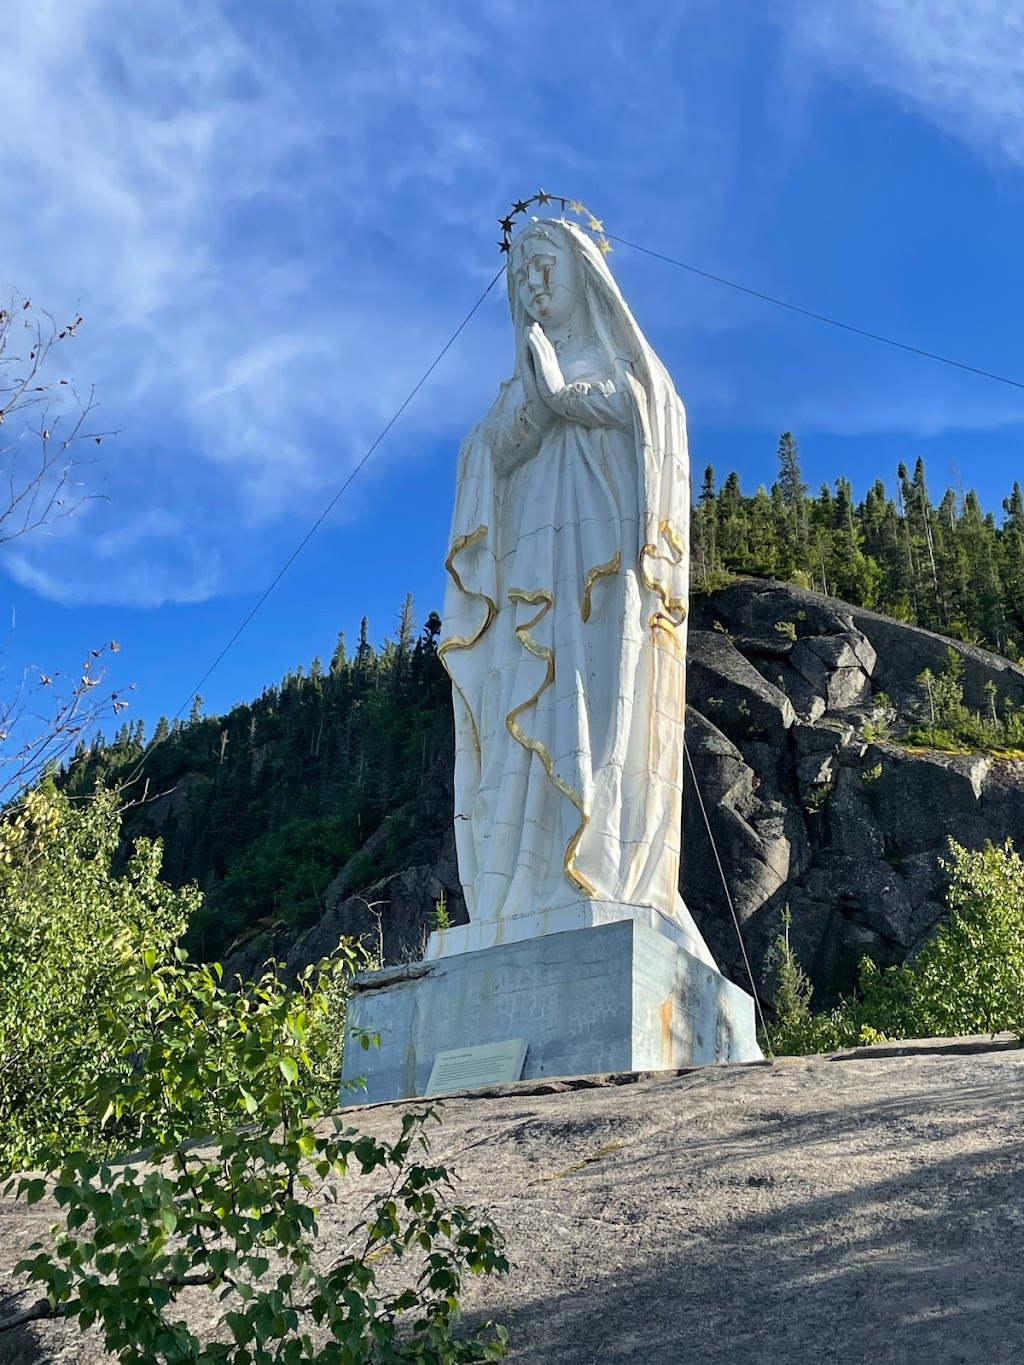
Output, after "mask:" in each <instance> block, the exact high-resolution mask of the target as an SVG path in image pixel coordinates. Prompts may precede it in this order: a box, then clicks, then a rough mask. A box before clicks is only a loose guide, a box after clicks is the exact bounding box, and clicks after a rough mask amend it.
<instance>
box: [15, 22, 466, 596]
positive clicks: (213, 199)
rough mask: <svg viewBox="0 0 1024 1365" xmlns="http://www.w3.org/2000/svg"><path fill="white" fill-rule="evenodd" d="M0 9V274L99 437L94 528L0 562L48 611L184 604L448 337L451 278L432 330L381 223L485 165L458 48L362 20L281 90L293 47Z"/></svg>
mask: <svg viewBox="0 0 1024 1365" xmlns="http://www.w3.org/2000/svg"><path fill="white" fill-rule="evenodd" d="M9 8H10V9H11V12H10V13H5V50H6V53H7V57H8V60H7V62H6V63H5V79H4V82H3V83H2V85H0V180H2V182H3V184H4V185H5V187H6V191H5V199H6V203H5V204H4V205H3V212H2V213H0V260H2V261H3V263H4V267H3V268H4V271H5V277H6V278H8V279H10V281H11V282H12V283H13V284H15V285H16V286H17V287H19V288H21V289H23V290H25V291H27V292H30V293H31V294H32V296H33V297H34V298H35V299H36V301H37V302H38V303H40V304H42V305H43V306H47V307H51V308H53V309H54V310H56V311H57V312H62V311H63V310H65V309H66V308H70V307H73V306H78V307H80V308H81V310H82V311H83V313H84V314H85V315H86V324H85V326H84V328H83V329H82V331H81V335H80V339H79V341H78V343H77V346H78V351H77V368H78V370H79V372H80V374H81V375H82V377H83V378H85V379H86V380H89V381H93V382H95V384H96V386H97V389H98V392H99V394H100V397H101V399H102V401H103V404H104V414H103V415H104V419H105V420H107V421H109V422H110V423H111V424H112V425H116V426H117V427H118V428H120V429H121V432H122V435H121V437H120V440H119V441H118V442H114V443H112V444H111V446H110V447H109V454H108V455H107V460H106V471H107V489H108V491H109V493H110V496H111V498H112V505H111V510H110V511H109V512H108V513H107V514H106V518H104V514H103V512H102V511H100V512H98V513H97V514H96V515H95V516H94V517H90V518H89V519H88V523H86V522H82V523H80V524H79V525H78V526H77V527H76V526H74V525H70V526H68V527H66V528H65V527H62V528H61V533H60V534H58V535H56V536H53V537H51V538H49V539H47V540H42V539H39V540H36V541H34V542H26V543H25V544H24V545H23V546H19V550H18V554H17V555H16V556H13V557H12V558H11V559H10V560H9V561H5V563H6V564H7V567H9V569H10V572H11V573H12V574H13V575H14V576H15V577H16V578H17V579H18V580H19V581H21V582H22V583H26V584H31V585H32V586H34V587H36V588H37V590H39V591H41V592H44V593H46V595H48V596H54V597H58V598H60V599H62V600H66V599H68V597H69V594H70V595H71V596H73V597H75V598H76V599H81V598H83V597H87V596H89V595H90V594H92V595H93V596H94V598H95V599H99V600H104V599H105V600H127V601H131V602H134V603H138V604H145V605H152V604H155V603H157V602H159V601H160V600H163V599H166V598H171V599H178V600H194V599H195V598H196V597H198V596H202V595H205V594H207V593H209V592H211V591H215V590H217V589H218V588H222V587H226V586H230V584H231V579H232V578H233V576H234V575H233V573H232V562H233V560H234V559H235V558H237V556H234V555H233V554H232V552H231V549H230V547H229V546H228V545H227V543H226V542H227V541H228V540H229V539H230V537H231V536H232V535H233V534H237V529H238V527H239V526H241V527H246V526H250V527H251V526H258V525H261V524H265V523H267V522H280V521H282V520H286V519H287V518H288V517H290V516H295V515H308V513H309V510H310V508H311V506H315V504H316V502H317V500H318V499H317V495H318V494H322V493H323V491H324V490H325V489H327V488H330V487H333V486H336V485H337V483H338V482H339V481H340V476H341V475H343V473H344V470H345V467H346V466H347V465H348V463H349V462H350V461H351V460H352V458H353V456H354V455H355V454H357V453H358V452H359V450H360V448H361V447H362V446H363V445H364V443H365V441H366V440H367V439H369V438H370V437H371V436H372V435H374V434H376V430H377V429H378V428H379V425H380V423H381V422H382V421H383V420H384V418H385V416H386V415H389V414H390V412H391V411H392V410H393V408H394V406H396V405H397V402H398V401H400V398H401V397H402V396H404V394H405V392H407V390H408V388H409V386H410V385H411V383H412V382H413V380H414V378H415V377H416V374H417V372H418V370H419V369H421V368H422V364H423V362H424V359H425V358H427V357H428V356H429V354H430V353H431V352H432V351H433V350H435V349H436V346H437V343H438V340H439V338H440V337H441V336H442V334H443V330H444V328H445V327H446V326H447V324H448V320H449V319H454V318H455V317H456V316H457V312H458V309H459V308H460V307H461V305H462V302H463V299H464V297H465V288H464V280H458V276H459V270H458V261H457V260H449V261H447V262H441V263H440V265H438V264H437V263H436V262H432V263H431V264H432V267H433V269H434V270H435V271H436V273H437V276H438V279H437V283H438V284H440V285H441V286H442V287H444V286H445V285H451V282H452V280H453V278H454V279H455V280H456V281H457V283H458V284H459V285H460V286H461V288H459V287H455V286H454V285H452V286H451V290H450V297H448V298H447V299H446V300H445V303H444V305H443V307H442V306H438V305H437V303H436V296H428V295H427V294H426V293H424V292H422V291H421V292H420V293H419V295H417V292H416V290H415V288H414V287H411V286H412V285H413V281H412V280H410V278H409V276H410V273H412V272H415V270H416V267H417V263H416V262H415V261H412V262H409V261H403V260H402V258H401V255H400V253H404V252H405V249H406V245H407V242H408V241H409V239H410V238H411V237H412V236H413V234H412V233H411V232H410V231H409V227H408V224H407V223H403V222H402V221H401V219H400V218H399V217H396V216H395V215H394V214H393V213H392V212H391V211H390V209H389V199H391V200H393V199H394V198H395V197H396V196H401V195H402V193H403V186H406V185H408V184H409V183H411V182H415V181H417V180H420V179H425V180H426V181H428V182H431V181H435V180H438V179H439V178H441V179H451V178H453V177H455V176H457V175H458V173H459V169H460V165H461V164H462V163H463V161H466V160H468V161H476V162H481V161H482V162H483V163H484V164H486V157H487V152H488V149H487V147H486V145H485V143H486V139H485V138H484V137H483V136H482V135H481V134H478V133H473V132H472V131H471V130H469V129H464V128H456V129H454V130H453V129H452V128H451V127H450V123H451V122H452V121H453V120H455V121H457V119H458V110H457V109H454V108H453V109H450V108H448V107H447V106H448V105H449V104H450V103H451V101H450V100H448V99H447V98H446V97H445V95H444V90H445V88H446V87H445V80H444V76H445V73H446V72H450V73H451V74H453V75H457V74H458V67H459V64H460V63H462V62H464V61H466V60H468V59H469V58H470V57H471V56H472V44H470V43H469V42H468V40H465V41H464V37H465V35H464V33H463V30H462V29H461V28H460V26H459V25H458V24H457V23H453V24H448V25H444V26H439V25H431V26H428V27H424V23H425V19H423V18H422V17H421V21H420V22H419V23H418V24H417V23H415V22H413V23H411V24H405V25H403V24H398V23H397V22H396V23H395V24H394V25H393V26H392V28H391V30H390V31H388V29H387V26H382V25H380V24H379V23H377V22H376V19H377V16H378V14H379V11H378V9H377V7H376V6H374V7H372V9H371V8H367V7H364V9H365V13H364V14H363V15H362V36H360V16H359V15H358V14H357V13H356V11H357V10H358V9H359V6H351V7H347V9H348V11H349V12H348V14H347V15H346V21H347V28H346V32H345V33H344V34H332V33H330V32H326V31H325V32H322V33H320V34H319V35H317V36H318V37H319V38H320V39H321V40H324V41H325V42H326V41H327V40H334V41H333V46H332V47H331V50H330V51H325V52H324V53H323V54H321V59H320V60H313V58H310V59H309V60H308V61H307V62H306V63H305V66H303V65H302V64H300V63H298V62H297V61H296V59H295V58H294V55H293V56H292V57H290V56H289V43H290V41H294V42H295V43H300V42H302V41H304V40H305V41H308V39H305V35H301V34H299V33H297V32H296V33H295V34H289V33H288V32H287V31H286V30H282V31H281V32H280V33H275V32H274V31H273V30H272V29H267V28H260V26H259V24H258V23H256V22H248V21H249V20H255V19H257V18H258V15H257V14H256V11H255V10H254V11H253V12H252V13H251V14H250V15H248V16H246V20H247V26H243V25H242V24H241V23H240V22H232V21H229V19H228V17H227V15H228V10H227V8H226V7H225V6H222V5H220V4H217V3H214V0H161V2H160V3H159V4H153V5H145V6H139V5H137V4H134V3H132V0H76V3H75V4H74V5H72V6H69V5H67V4H66V3H63V0H17V2H16V3H15V4H14V5H13V6H12V7H9ZM264 17H265V18H270V17H273V15H272V13H271V14H269V15H267V16H264ZM407 17H410V18H413V17H414V16H412V14H411V11H410V14H409V16H407ZM417 35H418V36H419V38H420V39H422V41H418V40H417ZM428 40H429V41H428ZM328 45H329V46H330V44H328ZM306 50H307V53H308V51H309V49H308V48H307V49H306ZM457 88H459V89H460V90H461V91H462V97H463V98H465V94H466V81H465V80H462V81H458V82H457ZM417 111H418V112H419V115H420V117H419V122H418V123H417V124H416V126H415V137H408V136H407V132H408V128H409V126H410V124H411V123H412V122H414V116H415V114H416V113H417ZM388 117H394V118H395V119H397V120H398V122H397V123H396V126H395V128H394V129H393V130H391V131H390V132H389V130H388V129H387V127H386V126H382V124H383V122H384V120H385V119H386V118H388ZM403 120H404V122H403ZM407 144H408V145H407ZM423 146H426V147H428V148H432V149H433V152H432V154H433V157H434V161H433V163H431V162H430V161H429V160H425V159H424V158H423V157H421V156H420V155H419V149H420V148H421V147H423ZM399 212H401V206H399ZM389 251H390V253H391V254H392V255H393V257H394V259H393V261H392V262H390V263H389V262H387V261H386V260H383V259H382V255H383V254H384V253H387V252H389ZM197 490H199V491H201V493H202V496H201V497H199V496H197ZM204 502H207V503H209V504H211V505H215V506H216V508H217V512H216V515H213V514H212V513H211V512H210V511H209V510H207V509H204ZM197 504H198V505H197ZM104 520H106V523H107V524H106V525H105V527H104V529H103V533H102V534H101V535H99V536H98V535H97V534H96V524H97V522H100V523H102V522H103V521H104ZM126 521H130V523H131V525H132V527H133V531H132V534H131V535H130V536H129V537H127V538H125V537H123V536H122V537H120V538H119V539H117V538H116V537H115V534H114V533H115V531H116V529H117V528H118V527H120V526H122V525H124V524H125V522H126ZM115 539H117V543H118V547H119V549H118V554H117V555H116V556H110V555H107V556H105V552H104V546H110V545H111V544H113V543H114V540H115ZM190 545H191V546H192V547H193V550H192V551H189V550H187V549H186V548H185V547H188V546H190ZM243 559H244V556H243ZM223 574H227V577H226V578H225V577H223V576H222V575H223Z"/></svg>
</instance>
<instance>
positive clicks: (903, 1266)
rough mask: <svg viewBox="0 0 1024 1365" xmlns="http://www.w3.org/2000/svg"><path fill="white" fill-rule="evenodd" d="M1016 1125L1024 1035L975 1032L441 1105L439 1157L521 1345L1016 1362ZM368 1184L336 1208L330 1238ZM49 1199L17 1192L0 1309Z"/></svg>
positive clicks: (618, 1351)
mask: <svg viewBox="0 0 1024 1365" xmlns="http://www.w3.org/2000/svg"><path fill="white" fill-rule="evenodd" d="M395 1117H396V1111H395V1109H394V1108H393V1107H391V1106H379V1107H376V1108H373V1109H364V1110H358V1111H354V1112H353V1119H354V1120H355V1121H356V1122H357V1123H359V1124H360V1125H361V1126H363V1127H365V1128H367V1129H370V1130H372V1131H374V1132H378V1131H386V1130H389V1129H391V1128H393V1126H394V1123H395ZM1022 1121H1024V1051H1021V1050H1019V1049H1017V1048H1016V1047H1013V1046H1011V1044H1010V1041H1009V1040H996V1042H995V1043H992V1042H990V1041H989V1040H987V1039H984V1040H966V1041H965V1040H959V1041H955V1042H950V1041H944V1042H933V1043H916V1044H888V1045H885V1046H882V1047H878V1048H868V1049H859V1050H856V1051H854V1052H850V1053H843V1054H838V1055H837V1057H835V1058H799V1059H792V1060H784V1061H780V1062H776V1063H774V1064H770V1065H752V1066H743V1067H722V1068H703V1069H697V1070H691V1071H689V1072H686V1073H681V1074H678V1075H677V1074H659V1075H649V1076H643V1077H613V1078H591V1079H589V1080H586V1081H555V1082H549V1083H545V1084H539V1083H521V1084H520V1085H518V1086H510V1087H504V1088H502V1089H500V1090H495V1091H492V1092H485V1093H479V1092H478V1093H477V1094H475V1095H473V1096H462V1097H456V1098H453V1099H451V1100H449V1101H448V1102H447V1103H446V1105H445V1109H444V1122H443V1125H442V1126H441V1127H440V1128H439V1129H438V1130H437V1138H436V1140H435V1152H436V1154H437V1155H438V1156H439V1157H440V1158H441V1159H443V1160H445V1161H448V1162H451V1163H452V1164H454V1165H455V1166H456V1167H457V1169H458V1171H459V1172H460V1174H461V1176H462V1187H461V1196H462V1197H463V1198H464V1199H465V1200H467V1201H468V1202H471V1203H474V1204H476V1205H477V1206H478V1207H481V1208H483V1209H486V1211H487V1212H488V1213H489V1214H490V1215H491V1216H492V1217H493V1220H494V1221H495V1222H496V1223H497V1224H499V1225H500V1226H501V1227H502V1228H503V1229H504V1231H505V1233H506V1235H507V1239H508V1253H509V1256H510V1260H511V1262H512V1271H511V1274H510V1275H509V1276H508V1277H507V1278H506V1279H504V1280H503V1281H501V1282H494V1281H482V1282H474V1283H473V1285H472V1286H471V1288H470V1293H469V1295H468V1298H467V1306H468V1308H469V1310H470V1312H471V1313H477V1312H479V1313H483V1314H485V1315H486V1316H489V1317H496V1318H498V1319H499V1320H501V1321H503V1322H505V1323H506V1324H507V1325H508V1327H509V1329H510V1333H511V1339H512V1343H513V1352H512V1357H511V1358H512V1359H513V1360H518V1361H523V1362H530V1365H548V1363H549V1362H550V1363H551V1365H554V1362H556V1361H557V1362H559V1365H589V1363H590V1362H608V1363H609V1365H618V1363H620V1362H621V1365H626V1362H629V1365H677V1362H685V1361H699V1362H701V1365H719V1363H720V1365H726V1362H728V1365H748V1362H749V1365H754V1362H757V1365H763V1362H772V1365H785V1363H786V1362H794V1363H795V1362H800V1363H801V1365H805V1363H806V1362H833V1361H834V1362H839V1361H842V1362H862V1361H863V1362H871V1363H872V1365H888V1363H890V1362H891V1365H896V1363H897V1362H899V1365H954V1362H956V1363H961V1362H979V1363H980V1362H986V1365H988V1363H989V1362H990V1363H991V1365H1002V1362H1006V1363H1007V1365H1009V1362H1018V1361H1020V1360H1022V1359H1024V1345H1022V1343H1024V1294H1022V1292H1021V1285H1022V1282H1024V1152H1022V1147H1021V1132H1022V1130H1024V1129H1022ZM362 1193H363V1192H361V1191H360V1190H359V1189H358V1188H357V1187H356V1186H353V1188H352V1189H351V1191H350V1192H349V1195H348V1201H347V1202H346V1203H343V1204H342V1205H341V1206H339V1207H338V1208H337V1209H329V1210H327V1211H326V1212H325V1216H324V1229H325V1243H326V1248H325V1249H326V1250H327V1251H328V1252H329V1251H330V1248H331V1246H337V1245H339V1244H340V1242H341V1241H342V1239H343V1237H344V1235H345V1231H346V1229H347V1228H348V1227H349V1226H350V1224H351V1220H352V1217H353V1213H354V1210H355V1209H356V1207H357V1204H358V1203H359V1202H360V1199H361V1197H362ZM51 1216H52V1210H48V1209H46V1208H45V1207H37V1208H35V1209H32V1210H27V1209H25V1208H23V1207H22V1206H20V1205H13V1204H11V1203H10V1202H2V1203H0V1318H2V1317H3V1316H4V1315H5V1314H6V1313H8V1312H10V1311H11V1310H12V1309H14V1308H15V1307H16V1306H17V1303H18V1302H19V1301H22V1302H23V1301H24V1300H19V1299H18V1298H11V1297H7V1298H6V1299H5V1298H4V1297H3V1296H4V1295H7V1296H10V1295H11V1293H12V1291H13V1290H14V1288H15V1286H14V1284H13V1282H12V1280H11V1276H10V1269H11V1266H12V1264H13V1262H14V1261H15V1259H16V1258H17V1257H18V1255H19V1254H21V1252H22V1251H23V1249H24V1248H25V1247H26V1246H27V1244H28V1243H29V1242H30V1241H32V1240H33V1239H34V1238H36V1237H38V1236H39V1235H40V1234H41V1233H43V1232H44V1230H45V1226H46V1224H47V1223H48V1221H49V1218H50V1217H51ZM192 1292H194V1291H192ZM194 1311H195V1314H196V1320H197V1321H201V1320H202V1318H203V1317H204V1316H205V1314H206V1313H207V1312H208V1310H206V1309H202V1308H199V1307H197V1308H196V1309H195V1310H194ZM103 1359H104V1357H103V1355H102V1352H101V1351H100V1350H99V1347H98V1345H97V1343H96V1341H95V1340H94V1339H92V1338H84V1339H83V1338H81V1337H80V1336H79V1335H78V1334H77V1333H76V1331H75V1330H74V1329H73V1328H72V1327H71V1326H70V1325H69V1324H66V1323H61V1322H42V1323H36V1324H33V1325H31V1326H30V1327H22V1328H18V1329H17V1330H16V1331H13V1332H0V1362H3V1365H44V1363H46V1365H49V1363H50V1362H54V1363H56V1362H61V1363H62V1365H86V1363H87V1362H99V1361H101V1360H103Z"/></svg>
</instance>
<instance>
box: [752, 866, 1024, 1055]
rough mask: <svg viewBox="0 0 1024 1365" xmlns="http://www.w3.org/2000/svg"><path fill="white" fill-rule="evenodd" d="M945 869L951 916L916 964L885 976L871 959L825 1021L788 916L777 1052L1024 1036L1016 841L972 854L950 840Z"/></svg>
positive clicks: (779, 945) (774, 1029) (1023, 936)
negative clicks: (815, 1006) (815, 1007)
mask: <svg viewBox="0 0 1024 1365" xmlns="http://www.w3.org/2000/svg"><path fill="white" fill-rule="evenodd" d="M944 866H945V869H946V871H948V872H949V874H950V876H951V882H950V886H949V890H948V891H947V893H946V903H947V905H948V907H949V917H948V919H946V920H945V921H944V922H943V923H942V924H941V925H940V926H939V929H938V931H937V932H936V934H935V936H934V937H933V938H932V939H930V940H929V941H928V943H926V944H925V946H924V947H923V948H922V949H921V951H920V953H919V954H918V955H917V958H916V960H915V961H914V963H913V965H910V966H908V965H903V966H898V967H887V968H884V969H882V968H879V967H878V966H877V965H876V964H875V963H873V962H872V961H871V960H870V959H869V958H865V959H864V960H863V961H862V962H861V964H860V976H859V981H858V989H857V993H856V995H855V996H854V997H853V998H851V999H847V1000H844V1001H842V1002H841V1003H840V1004H839V1005H838V1006H836V1008H834V1009H832V1010H828V1011H823V1012H821V1013H818V1014H815V1013H813V1012H812V1011H811V1008H810V1001H811V994H812V987H811V984H810V981H809V979H808V978H807V976H806V974H805V973H804V972H803V970H802V968H801V967H800V964H799V962H798V961H797V960H796V957H795V955H794V954H793V952H792V950H791V948H790V943H789V926H790V919H789V911H788V909H787V911H786V913H785V915H784V917H783V924H784V929H783V933H782V934H781V935H780V936H779V938H778V939H777V940H776V942H775V947H774V949H773V954H772V961H773V963H774V964H775V966H776V972H777V976H778V982H779V985H778V990H777V993H776V999H775V1022H774V1024H773V1025H772V1026H771V1027H770V1028H769V1030H768V1041H769V1045H770V1047H771V1050H772V1051H773V1052H774V1053H776V1054H777V1055H778V1054H787V1053H790V1054H798V1053H806V1052H827V1051H831V1050H833V1049H835V1048H837V1047H852V1046H854V1045H856V1044H858V1043H870V1042H875V1041H878V1040H880V1039H897V1038H929V1037H952V1036H956V1035H959V1034H971V1033H998V1032H1000V1031H1002V1030H1004V1029H1009V1030H1012V1031H1013V1032H1015V1033H1016V1034H1017V1035H1018V1036H1019V1037H1021V1038H1022V1039H1024V861H1022V860H1021V858H1020V857H1019V856H1018V855H1017V854H1016V853H1015V852H1014V850H1013V846H1012V845H1011V844H1009V843H1007V844H1005V845H1004V846H1003V847H1002V848H993V847H988V848H985V849H982V850H980V851H975V852H972V851H970V850H968V849H965V848H962V847H961V846H960V845H959V844H957V843H956V842H954V841H953V840H952V839H951V840H950V857H949V859H948V861H946V862H945V863H944Z"/></svg>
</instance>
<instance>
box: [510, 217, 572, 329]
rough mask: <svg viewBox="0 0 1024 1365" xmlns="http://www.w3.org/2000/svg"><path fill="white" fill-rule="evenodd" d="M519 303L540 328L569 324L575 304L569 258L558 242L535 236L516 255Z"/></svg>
mask: <svg viewBox="0 0 1024 1365" xmlns="http://www.w3.org/2000/svg"><path fill="white" fill-rule="evenodd" d="M516 259H517V265H516V274H515V287H516V289H517V291H518V293H519V301H520V303H521V304H522V305H523V307H524V308H525V309H526V311H527V313H529V315H530V317H531V318H533V320H534V322H539V323H540V325H541V326H542V327H546V326H548V325H553V326H556V327H557V326H560V325H561V324H562V323H565V322H568V320H569V318H570V317H571V316H572V311H573V308H574V306H575V303H576V291H575V289H574V284H575V275H574V271H573V263H572V258H571V257H570V255H569V253H568V251H566V249H565V248H564V247H563V246H562V245H561V243H559V242H553V241H550V240H549V239H548V238H544V237H538V238H534V239H532V240H529V241H527V242H524V244H523V246H522V249H521V250H520V252H519V253H517V258H516Z"/></svg>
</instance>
